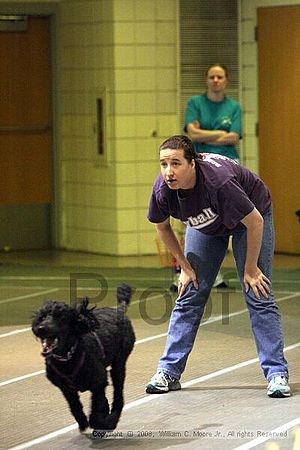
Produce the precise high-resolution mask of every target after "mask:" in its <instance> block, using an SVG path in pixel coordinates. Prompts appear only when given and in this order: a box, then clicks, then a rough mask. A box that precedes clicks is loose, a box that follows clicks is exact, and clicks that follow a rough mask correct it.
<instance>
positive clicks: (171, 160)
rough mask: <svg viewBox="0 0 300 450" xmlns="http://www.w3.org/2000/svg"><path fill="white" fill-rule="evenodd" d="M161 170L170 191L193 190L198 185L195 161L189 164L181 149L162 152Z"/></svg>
mask: <svg viewBox="0 0 300 450" xmlns="http://www.w3.org/2000/svg"><path fill="white" fill-rule="evenodd" d="M160 170H161V173H162V176H163V179H164V181H165V182H166V183H167V185H168V187H169V188H170V189H192V188H193V187H194V186H195V184H196V170H195V161H194V160H192V161H191V162H190V163H189V162H188V160H187V159H185V157H184V152H183V150H181V149H180V150H173V149H169V148H167V149H164V150H161V151H160Z"/></svg>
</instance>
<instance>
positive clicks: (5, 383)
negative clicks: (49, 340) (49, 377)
mask: <svg viewBox="0 0 300 450" xmlns="http://www.w3.org/2000/svg"><path fill="white" fill-rule="evenodd" d="M297 295H298V294H291V295H288V296H286V297H282V298H280V299H279V300H277V301H283V300H288V299H290V298H293V297H295V296H297ZM151 298H154V296H153V297H151ZM246 312H248V309H241V310H239V311H236V312H234V313H231V314H229V315H227V316H225V317H226V318H231V317H235V316H238V315H240V314H244V313H246ZM223 318H224V316H223V315H219V316H216V317H211V318H210V319H208V320H207V321H206V322H203V323H202V324H201V327H203V326H205V325H209V324H211V323H214V322H218V321H220V320H222V319H223ZM30 330H31V328H24V329H22V330H15V331H11V332H10V333H5V334H4V335H0V337H6V335H12V334H17V333H22V332H23V331H30ZM167 334H168V333H167V332H166V333H161V334H156V335H155V336H149V337H147V338H143V339H139V340H138V341H136V342H135V345H139V344H144V343H145V342H149V341H153V340H155V339H160V338H162V337H164V336H167ZM251 364H252V363H251ZM44 372H45V371H44V370H41V371H39V372H32V373H29V374H26V375H22V376H20V377H16V378H11V379H9V380H6V381H2V382H0V388H1V387H3V386H6V385H8V384H12V383H16V382H18V381H23V380H25V379H27V378H31V377H35V376H37V375H40V374H42V373H44Z"/></svg>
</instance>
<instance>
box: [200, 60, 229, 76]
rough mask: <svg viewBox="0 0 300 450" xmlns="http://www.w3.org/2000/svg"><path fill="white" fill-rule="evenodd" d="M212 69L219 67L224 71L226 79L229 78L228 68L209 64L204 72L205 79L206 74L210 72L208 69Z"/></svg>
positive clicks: (218, 64) (222, 65) (223, 65)
mask: <svg viewBox="0 0 300 450" xmlns="http://www.w3.org/2000/svg"><path fill="white" fill-rule="evenodd" d="M213 67H220V68H221V69H223V70H224V73H225V77H226V78H227V79H228V78H229V70H228V68H227V67H226V66H225V64H220V63H215V64H211V65H210V66H209V67H208V68H207V69H206V72H205V76H206V77H207V75H208V72H209V71H210V69H212V68H213Z"/></svg>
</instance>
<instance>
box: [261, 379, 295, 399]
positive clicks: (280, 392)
mask: <svg viewBox="0 0 300 450" xmlns="http://www.w3.org/2000/svg"><path fill="white" fill-rule="evenodd" d="M267 394H268V396H269V397H273V398H284V397H290V396H291V389H290V387H289V385H288V380H287V378H285V377H284V376H280V375H279V376H277V377H273V378H272V379H271V380H270V382H269V384H268V389H267Z"/></svg>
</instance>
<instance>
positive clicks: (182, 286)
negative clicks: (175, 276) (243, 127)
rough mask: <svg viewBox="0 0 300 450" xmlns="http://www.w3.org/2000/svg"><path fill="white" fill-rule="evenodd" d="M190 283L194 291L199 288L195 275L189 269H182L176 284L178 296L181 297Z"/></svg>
mask: <svg viewBox="0 0 300 450" xmlns="http://www.w3.org/2000/svg"><path fill="white" fill-rule="evenodd" d="M190 283H193V285H194V287H195V288H196V289H198V288H199V284H198V281H197V277H196V274H195V272H194V270H193V269H192V268H191V267H186V268H184V269H183V268H182V269H181V272H180V276H179V283H178V296H179V297H181V296H182V295H183V294H184V292H185V290H186V288H187V287H188V285H189V284H190Z"/></svg>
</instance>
